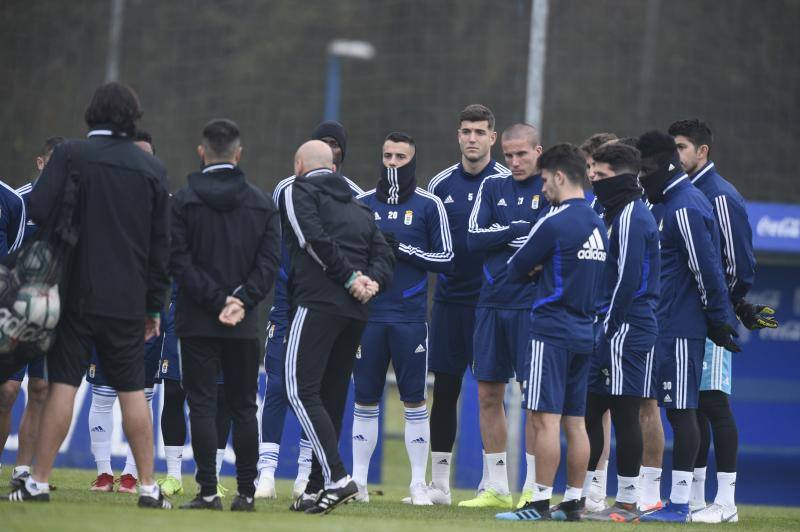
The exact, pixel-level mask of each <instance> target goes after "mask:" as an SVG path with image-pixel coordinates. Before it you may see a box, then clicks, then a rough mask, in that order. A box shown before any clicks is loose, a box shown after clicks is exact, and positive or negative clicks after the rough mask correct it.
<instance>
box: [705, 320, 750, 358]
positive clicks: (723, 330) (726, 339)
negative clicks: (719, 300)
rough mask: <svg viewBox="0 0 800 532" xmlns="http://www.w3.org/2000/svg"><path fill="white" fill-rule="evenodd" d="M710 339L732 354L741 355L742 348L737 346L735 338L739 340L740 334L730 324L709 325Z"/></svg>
mask: <svg viewBox="0 0 800 532" xmlns="http://www.w3.org/2000/svg"><path fill="white" fill-rule="evenodd" d="M708 337H709V338H711V341H712V342H714V343H715V344H717V345H718V346H720V347H723V348H725V349H727V350H728V351H730V352H732V353H741V351H742V348H741V347H739V346H738V345H736V342H734V341H733V338H738V337H739V333H737V332H736V329H734V328H733V327H731V326H730V324H729V323H711V324H709V325H708Z"/></svg>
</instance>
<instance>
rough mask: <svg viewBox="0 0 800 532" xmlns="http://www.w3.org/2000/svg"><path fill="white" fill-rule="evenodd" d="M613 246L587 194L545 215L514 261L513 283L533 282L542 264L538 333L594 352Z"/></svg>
mask: <svg viewBox="0 0 800 532" xmlns="http://www.w3.org/2000/svg"><path fill="white" fill-rule="evenodd" d="M607 250H608V238H607V237H606V228H605V226H604V225H603V221H602V220H601V219H600V217H599V216H597V214H596V213H595V212H594V211H593V210H592V208H591V207H590V206H589V202H587V201H586V200H585V199H583V198H575V199H570V200H567V201H565V202H563V203H561V204H560V205H557V206H552V207H550V210H548V211H547V212H545V213H544V214H543V215H542V216H541V217H540V218H539V220H538V221H537V222H536V224H535V225H534V226H533V229H531V232H530V235H528V240H527V241H526V242H525V244H523V246H522V247H521V248H520V249H519V250H518V251H517V252H516V253H515V254H514V255H512V256H511V258H510V259H508V277H509V281H510V282H516V283H526V282H530V281H531V279H532V278H531V276H530V275H529V274H530V272H531V271H533V269H534V268H535V267H536V266H539V265H541V266H542V271H541V273H540V274H538V281H537V282H536V286H535V288H534V301H533V305H532V307H531V334H532V335H533V336H534V337H536V338H538V339H540V340H543V341H546V342H548V343H551V344H554V345H556V346H558V347H561V348H564V349H568V350H570V351H572V352H576V353H591V352H592V351H593V350H594V333H593V324H594V322H595V320H596V318H597V298H598V294H599V289H598V287H600V285H601V282H602V276H603V272H604V269H605V261H606V253H607ZM534 277H536V274H534Z"/></svg>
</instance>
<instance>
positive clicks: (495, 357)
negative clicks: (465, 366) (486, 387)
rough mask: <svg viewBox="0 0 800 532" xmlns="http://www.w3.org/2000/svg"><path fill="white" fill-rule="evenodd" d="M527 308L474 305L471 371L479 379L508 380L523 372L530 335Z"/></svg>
mask: <svg viewBox="0 0 800 532" xmlns="http://www.w3.org/2000/svg"><path fill="white" fill-rule="evenodd" d="M530 315H531V313H530V310H516V309H499V308H487V307H478V308H477V309H475V333H474V334H473V343H472V349H473V353H474V358H473V362H472V374H473V375H475V379H477V380H479V381H483V382H508V380H509V379H511V378H513V377H514V375H517V380H518V381H520V382H521V381H522V379H521V378H520V376H521V375H523V372H524V369H523V366H524V364H525V358H526V357H525V355H526V353H527V351H528V338H530Z"/></svg>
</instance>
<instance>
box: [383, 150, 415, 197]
mask: <svg viewBox="0 0 800 532" xmlns="http://www.w3.org/2000/svg"><path fill="white" fill-rule="evenodd" d="M416 169H417V157H416V156H414V157H412V158H411V160H410V161H408V164H406V165H404V166H401V167H400V168H389V167H387V166H384V165H381V178H380V179H379V180H378V186H377V187H376V189H375V194H376V195H377V196H378V200H379V201H382V202H383V203H386V204H389V205H397V204H398V203H403V202H404V201H406V200H407V199H408V198H409V197H410V196H411V194H413V193H414V189H416V188H417V177H416V175H415V172H416Z"/></svg>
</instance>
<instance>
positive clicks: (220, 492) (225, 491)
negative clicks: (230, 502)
mask: <svg viewBox="0 0 800 532" xmlns="http://www.w3.org/2000/svg"><path fill="white" fill-rule="evenodd" d="M227 494H228V488H226V487H225V486H223V485H222V484H217V497H219V498H220V499H224V498H225V495H227Z"/></svg>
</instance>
